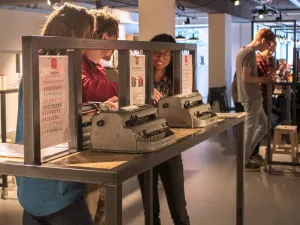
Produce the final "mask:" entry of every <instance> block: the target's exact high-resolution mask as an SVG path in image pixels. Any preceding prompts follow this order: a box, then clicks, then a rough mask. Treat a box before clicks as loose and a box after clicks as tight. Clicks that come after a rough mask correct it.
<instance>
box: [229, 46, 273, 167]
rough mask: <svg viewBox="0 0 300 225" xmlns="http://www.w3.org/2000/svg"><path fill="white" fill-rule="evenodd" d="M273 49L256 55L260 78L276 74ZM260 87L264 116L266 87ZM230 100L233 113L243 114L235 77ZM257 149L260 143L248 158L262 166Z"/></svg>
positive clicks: (262, 161) (261, 158)
mask: <svg viewBox="0 0 300 225" xmlns="http://www.w3.org/2000/svg"><path fill="white" fill-rule="evenodd" d="M275 47H276V45H274V46H273V47H272V48H270V49H267V50H265V51H264V52H258V53H256V63H257V73H258V77H262V76H264V75H266V74H267V73H268V71H270V73H275V72H276V70H277V67H275V59H274V57H273V53H274V51H275ZM260 87H261V91H262V96H263V109H264V112H265V114H267V85H266V84H260ZM232 99H233V102H234V105H235V111H236V112H245V110H244V107H243V105H242V103H240V102H238V93H237V83H236V75H235V76H234V79H233V82H232ZM259 148H260V142H259V143H258V144H257V146H256V147H255V149H254V151H253V153H252V155H251V157H250V161H251V162H254V163H257V164H261V165H263V163H264V159H263V157H262V156H261V155H260V154H259Z"/></svg>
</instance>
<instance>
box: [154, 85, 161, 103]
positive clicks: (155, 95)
mask: <svg viewBox="0 0 300 225" xmlns="http://www.w3.org/2000/svg"><path fill="white" fill-rule="evenodd" d="M162 97H163V96H162V94H161V93H160V92H159V91H158V90H157V89H156V88H154V90H153V96H152V98H153V100H154V101H155V103H157V102H158V101H159V100H160V99H161V98H162Z"/></svg>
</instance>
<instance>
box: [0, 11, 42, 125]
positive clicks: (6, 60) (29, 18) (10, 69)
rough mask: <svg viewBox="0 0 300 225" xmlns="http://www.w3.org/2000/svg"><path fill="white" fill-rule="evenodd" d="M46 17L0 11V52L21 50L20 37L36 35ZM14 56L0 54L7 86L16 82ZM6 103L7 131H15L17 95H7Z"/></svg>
mask: <svg viewBox="0 0 300 225" xmlns="http://www.w3.org/2000/svg"><path fill="white" fill-rule="evenodd" d="M45 19H46V15H45V14H41V13H32V12H22V11H14V10H7V9H0V28H1V31H2V32H1V35H0V52H1V50H21V48H22V47H21V46H22V42H21V37H22V36H24V35H37V34H39V31H40V29H41V27H42V25H43V24H44V23H45ZM15 58H16V56H15V55H12V54H0V73H4V74H6V75H7V84H8V85H9V84H12V83H15V82H16V64H15V63H16V62H15ZM6 103H7V109H6V111H7V131H12V130H15V128H16V118H17V109H18V107H17V94H9V95H7V97H6Z"/></svg>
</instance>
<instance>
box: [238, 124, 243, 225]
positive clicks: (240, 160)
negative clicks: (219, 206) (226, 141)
mask: <svg viewBox="0 0 300 225" xmlns="http://www.w3.org/2000/svg"><path fill="white" fill-rule="evenodd" d="M244 129H245V123H241V124H239V125H237V127H236V131H237V132H236V134H237V137H236V138H237V168H236V169H237V171H236V224H237V225H243V224H244V200H245V196H244V182H245V143H244Z"/></svg>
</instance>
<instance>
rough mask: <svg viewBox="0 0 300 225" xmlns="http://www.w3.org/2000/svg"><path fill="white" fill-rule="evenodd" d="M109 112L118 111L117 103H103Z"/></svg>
mask: <svg viewBox="0 0 300 225" xmlns="http://www.w3.org/2000/svg"><path fill="white" fill-rule="evenodd" d="M105 103H106V104H107V106H108V108H109V109H110V110H114V109H118V102H110V101H107V102H105Z"/></svg>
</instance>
